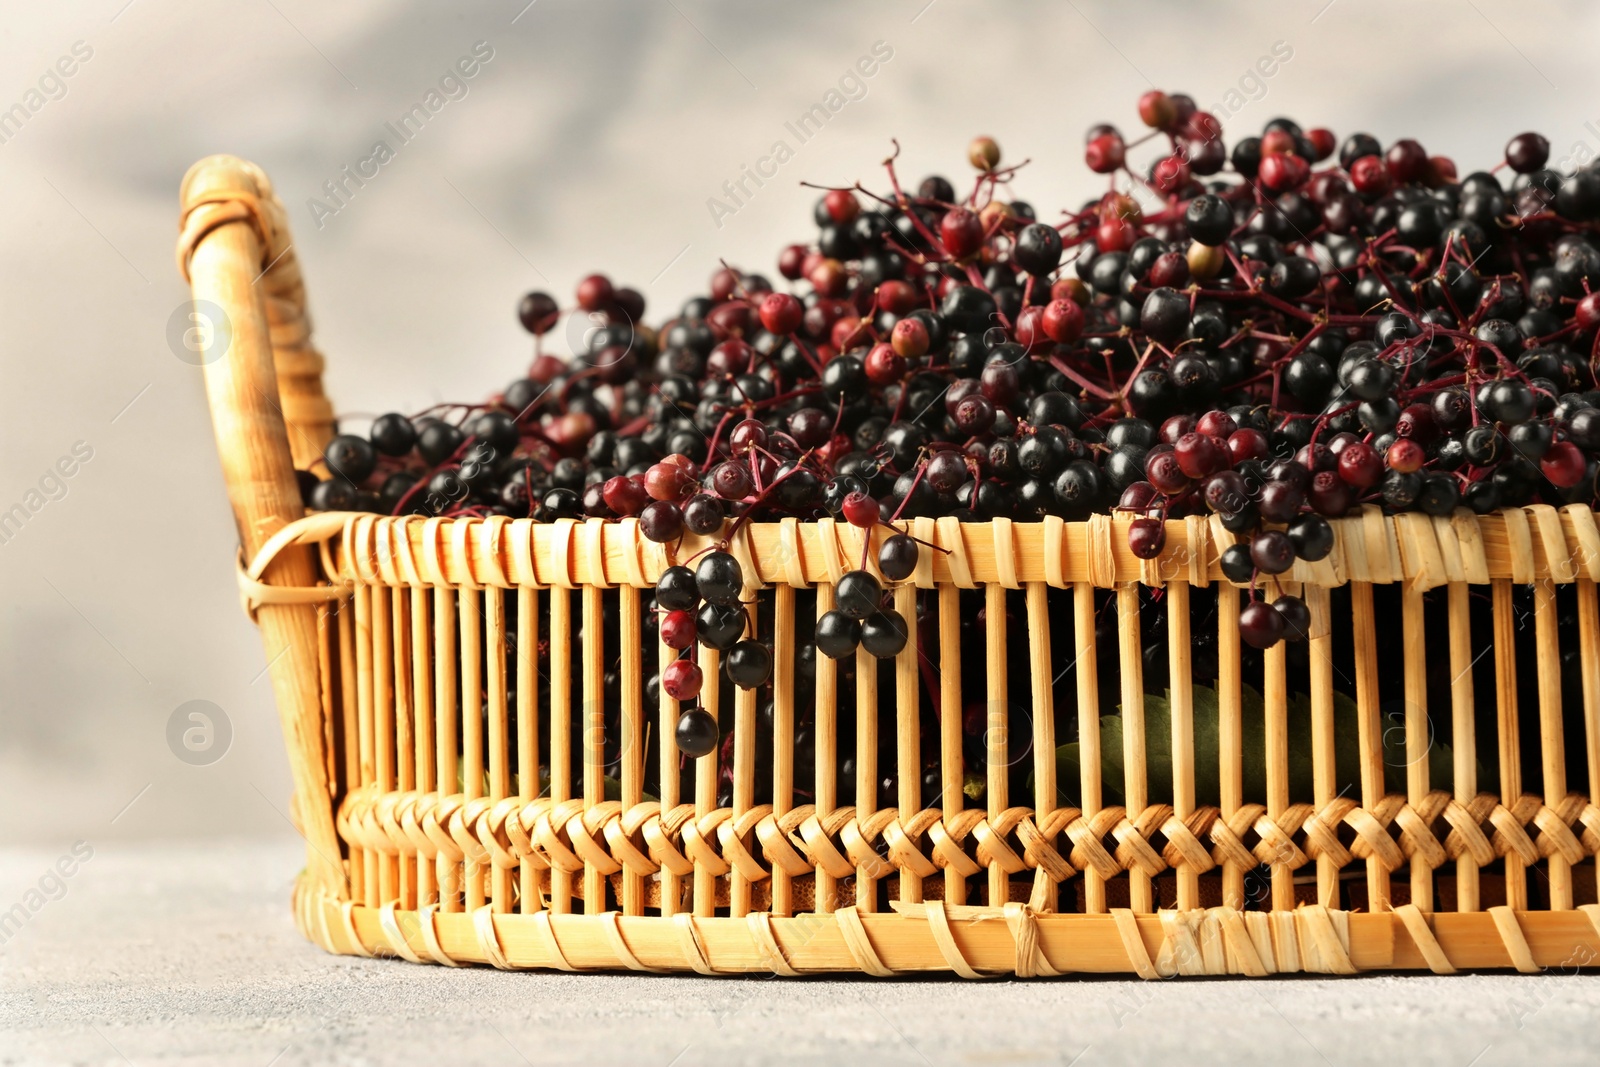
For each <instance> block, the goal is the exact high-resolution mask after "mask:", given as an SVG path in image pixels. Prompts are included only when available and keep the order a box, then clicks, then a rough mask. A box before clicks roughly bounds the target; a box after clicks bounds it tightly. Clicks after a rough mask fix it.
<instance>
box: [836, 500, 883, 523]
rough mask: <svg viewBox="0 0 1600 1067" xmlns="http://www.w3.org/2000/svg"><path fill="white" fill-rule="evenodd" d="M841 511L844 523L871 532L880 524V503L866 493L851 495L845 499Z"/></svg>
mask: <svg viewBox="0 0 1600 1067" xmlns="http://www.w3.org/2000/svg"><path fill="white" fill-rule="evenodd" d="M841 511H842V513H843V515H844V521H845V522H848V523H849V524H850V525H851V526H858V527H860V528H861V529H863V530H870V529H872V527H874V526H876V525H877V524H878V518H879V515H878V502H877V501H876V500H874V499H872V498H871V497H870V496H868V495H867V494H865V493H851V494H850V495H849V496H847V497H845V498H844V507H843V508H842V509H841Z"/></svg>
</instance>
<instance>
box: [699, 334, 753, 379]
mask: <svg viewBox="0 0 1600 1067" xmlns="http://www.w3.org/2000/svg"><path fill="white" fill-rule="evenodd" d="M754 352H755V349H753V348H751V347H750V346H749V345H748V344H746V343H745V342H744V339H743V338H739V337H730V338H728V339H727V340H726V341H723V342H722V343H721V344H719V345H717V347H715V348H713V349H712V350H711V354H710V355H709V356H707V357H706V373H707V374H713V375H721V374H742V373H744V370H745V368H747V367H748V366H750V357H751V356H752V355H753V354H754Z"/></svg>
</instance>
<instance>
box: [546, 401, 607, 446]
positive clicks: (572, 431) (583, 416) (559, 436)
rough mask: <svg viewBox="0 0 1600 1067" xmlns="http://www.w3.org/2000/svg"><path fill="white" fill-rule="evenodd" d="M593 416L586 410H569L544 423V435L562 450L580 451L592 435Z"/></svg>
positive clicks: (593, 427) (593, 426) (593, 430)
mask: <svg viewBox="0 0 1600 1067" xmlns="http://www.w3.org/2000/svg"><path fill="white" fill-rule="evenodd" d="M594 432H595V425H594V416H593V415H591V414H589V413H588V412H587V411H569V412H567V414H565V415H557V416H556V417H555V418H553V419H551V420H550V421H549V422H548V423H546V424H545V428H544V435H545V437H547V438H549V440H550V443H551V444H553V445H555V446H556V448H558V449H560V450H561V451H563V452H571V451H581V450H582V449H583V447H584V446H585V445H586V444H588V442H589V438H591V437H593V436H594Z"/></svg>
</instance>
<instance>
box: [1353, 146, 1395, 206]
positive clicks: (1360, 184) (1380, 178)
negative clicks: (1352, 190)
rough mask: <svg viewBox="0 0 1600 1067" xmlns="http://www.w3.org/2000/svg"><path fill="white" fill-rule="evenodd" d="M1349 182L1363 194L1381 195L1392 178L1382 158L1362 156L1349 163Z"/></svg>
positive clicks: (1386, 190)
mask: <svg viewBox="0 0 1600 1067" xmlns="http://www.w3.org/2000/svg"><path fill="white" fill-rule="evenodd" d="M1350 184H1351V185H1354V186H1355V187H1356V192H1358V193H1360V194H1362V195H1363V196H1382V195H1383V194H1384V193H1386V192H1388V191H1389V187H1390V186H1391V185H1392V184H1393V179H1392V177H1391V175H1390V174H1389V168H1388V167H1386V166H1385V165H1384V162H1383V160H1381V159H1379V158H1378V157H1377V156H1362V157H1361V158H1360V159H1358V160H1356V161H1355V162H1354V163H1352V164H1350Z"/></svg>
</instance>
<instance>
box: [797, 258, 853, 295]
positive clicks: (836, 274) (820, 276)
mask: <svg viewBox="0 0 1600 1067" xmlns="http://www.w3.org/2000/svg"><path fill="white" fill-rule="evenodd" d="M806 280H807V281H809V282H810V283H811V285H812V288H814V289H816V291H817V292H819V293H821V294H822V295H823V296H843V295H844V293H845V289H847V288H848V287H849V285H850V275H848V274H846V273H845V269H844V264H843V263H840V262H839V261H838V260H837V259H824V260H823V261H822V262H821V263H818V264H817V265H816V266H815V267H813V268H812V269H811V272H810V273H809V274H808V275H806Z"/></svg>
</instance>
